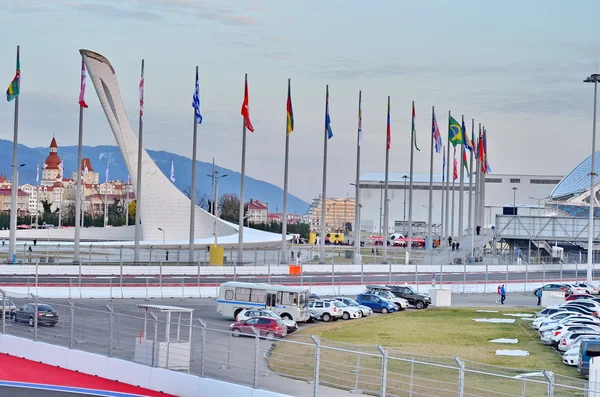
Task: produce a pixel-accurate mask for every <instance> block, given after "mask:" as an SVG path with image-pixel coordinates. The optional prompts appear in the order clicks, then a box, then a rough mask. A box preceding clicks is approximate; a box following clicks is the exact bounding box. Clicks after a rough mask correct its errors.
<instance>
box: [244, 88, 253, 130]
mask: <svg viewBox="0 0 600 397" xmlns="http://www.w3.org/2000/svg"><path fill="white" fill-rule="evenodd" d="M242 116H244V123H245V125H246V128H247V129H249V130H250V131H251V132H254V127H253V126H252V123H251V122H250V108H249V106H248V79H246V86H245V88H244V103H242Z"/></svg>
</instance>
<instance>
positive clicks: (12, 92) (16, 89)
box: [6, 48, 21, 102]
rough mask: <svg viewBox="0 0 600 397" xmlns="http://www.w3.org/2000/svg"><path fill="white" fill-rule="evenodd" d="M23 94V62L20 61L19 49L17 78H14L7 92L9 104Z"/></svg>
mask: <svg viewBox="0 0 600 397" xmlns="http://www.w3.org/2000/svg"><path fill="white" fill-rule="evenodd" d="M20 92H21V60H20V59H19V49H18V48H17V71H16V72H15V77H13V79H12V81H11V82H10V84H9V85H8V89H7V90H6V100H7V101H8V102H10V101H12V100H13V99H15V98H16V97H18V96H19V93H20Z"/></svg>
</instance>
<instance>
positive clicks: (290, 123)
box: [285, 80, 294, 135]
mask: <svg viewBox="0 0 600 397" xmlns="http://www.w3.org/2000/svg"><path fill="white" fill-rule="evenodd" d="M285 108H286V109H285V112H286V118H287V120H286V124H285V130H286V133H287V134H288V135H290V134H291V133H292V131H294V110H293V109H292V84H291V82H290V81H289V80H288V97H287V103H286V106H285Z"/></svg>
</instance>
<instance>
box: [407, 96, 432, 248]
mask: <svg viewBox="0 0 600 397" xmlns="http://www.w3.org/2000/svg"><path fill="white" fill-rule="evenodd" d="M434 117H435V107H434V106H432V107H431V119H432V120H433V118H434ZM430 138H431V143H430V145H429V151H430V155H429V208H428V213H427V246H426V247H425V249H426V250H432V249H433V240H432V238H433V234H432V231H431V229H432V224H433V150H434V149H433V140H434V138H433V133H432V134H431V137H430ZM404 181H405V182H406V179H405V180H404ZM404 192H405V193H406V190H404Z"/></svg>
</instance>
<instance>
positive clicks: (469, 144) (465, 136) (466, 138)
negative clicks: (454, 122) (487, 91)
mask: <svg viewBox="0 0 600 397" xmlns="http://www.w3.org/2000/svg"><path fill="white" fill-rule="evenodd" d="M462 130H463V134H462V135H463V145H464V147H465V149H469V151H471V150H473V143H472V142H471V140H470V139H469V134H467V127H465V118H464V117H463V119H462Z"/></svg>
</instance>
